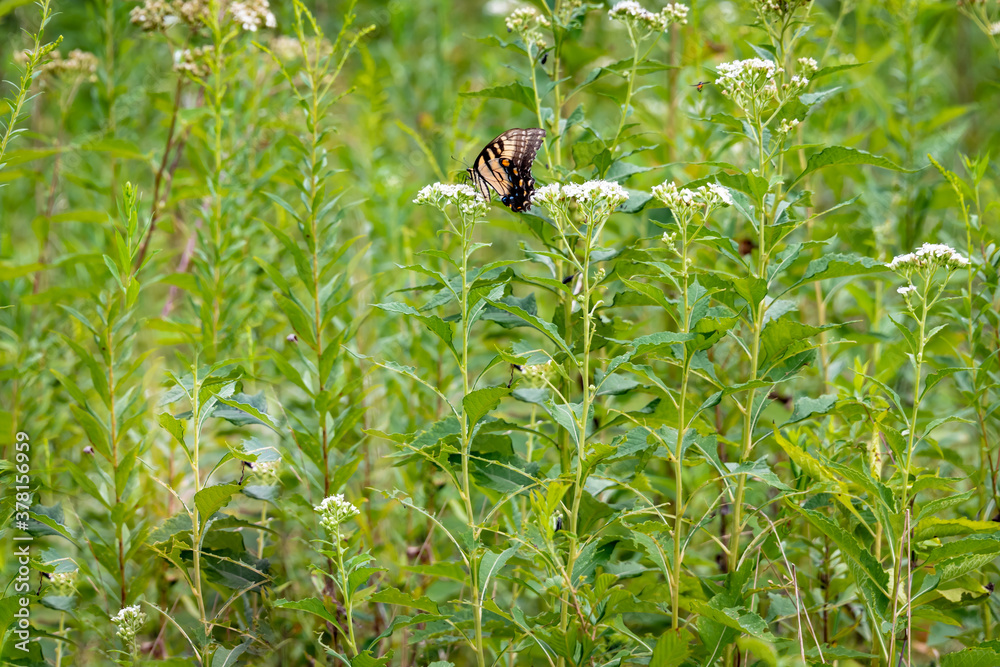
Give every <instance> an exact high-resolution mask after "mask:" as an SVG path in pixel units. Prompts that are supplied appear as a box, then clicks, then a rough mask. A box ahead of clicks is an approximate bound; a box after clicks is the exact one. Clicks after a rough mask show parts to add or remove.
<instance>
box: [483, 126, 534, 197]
mask: <svg viewBox="0 0 1000 667" xmlns="http://www.w3.org/2000/svg"><path fill="white" fill-rule="evenodd" d="M544 139H545V130H541V129H538V128H527V129H522V128H514V129H512V130H507V131H506V132H504V133H503V134H501V135H500V136H499V137H497V138H496V139H494V140H493V141H491V142H490V143H488V144H486V147H485V148H483V150H482V151H481V152H480V153H479V155H478V156H477V157H476V160H475V162H473V164H472V167H471V168H470V169H468V172H469V178H471V179H472V182H473V183H474V184H475V186H476V187H477V188H478V189H479V192H480V194H482V196H483V198H484V199H486V200H487V201H488V200H489V199H490V188H492V189H493V190H495V191H496V193H497V194H498V195H499V196H500V202H501V203H502V204H503V205H504V206H506V207H507V208H509V209H510V210H512V211H516V212H521V211H527V210H528V209H529V208H531V195H532V194H533V193H534V191H535V179H534V177H532V175H531V163H532V162H534V161H535V155H536V154H537V153H538V149H539V148H540V147H541V145H542V141H543V140H544Z"/></svg>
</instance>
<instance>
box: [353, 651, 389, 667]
mask: <svg viewBox="0 0 1000 667" xmlns="http://www.w3.org/2000/svg"><path fill="white" fill-rule="evenodd" d="M391 659H392V651H389V652H388V653H387V654H385V655H384V656H382V657H381V658H376V657H375V656H374V655H373V654H372V652H371V650H365V651H362V652H361V653H358V654H357V655H356V656H354V659H353V660H351V667H385V666H386V665H388V664H389V660H391Z"/></svg>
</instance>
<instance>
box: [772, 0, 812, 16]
mask: <svg viewBox="0 0 1000 667" xmlns="http://www.w3.org/2000/svg"><path fill="white" fill-rule="evenodd" d="M807 2H809V0H760V6H761V9H763V10H764V12H765V13H768V14H778V15H779V16H784V15H786V14H791V13H792V12H794V11H795V10H796V9H798V8H799V6H800V5H803V4H805V3H807Z"/></svg>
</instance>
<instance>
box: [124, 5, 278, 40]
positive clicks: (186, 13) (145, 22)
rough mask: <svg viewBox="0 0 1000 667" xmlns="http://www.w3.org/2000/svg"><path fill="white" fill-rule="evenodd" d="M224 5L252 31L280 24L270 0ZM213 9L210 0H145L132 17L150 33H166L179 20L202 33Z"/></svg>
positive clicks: (133, 21) (237, 22)
mask: <svg viewBox="0 0 1000 667" xmlns="http://www.w3.org/2000/svg"><path fill="white" fill-rule="evenodd" d="M223 4H224V5H225V8H226V13H227V14H228V15H229V16H231V17H232V19H233V21H234V22H236V24H237V25H239V26H240V27H241V28H243V29H244V30H247V31H249V32H256V31H257V30H258V29H259V28H264V27H267V28H274V27H276V26H277V25H278V22H277V19H275V17H274V13H273V12H272V11H271V8H270V3H269V0H230V1H229V2H224V3H223ZM209 10H210V5H209V0H143V3H142V4H141V5H139V6H137V7H133V8H132V11H131V12H130V13H129V19H130V20H131V21H132V23H133V24H134V25H137V26H139V28H141V29H142V30H145V31H146V32H165V31H167V30H168V29H170V28H171V27H173V26H175V25H177V24H178V23H183V24H185V25H186V26H187V27H188V28H190V29H191V30H193V31H194V32H198V31H199V30H201V29H202V28H203V27H204V26H205V23H206V19H207V18H208V12H209Z"/></svg>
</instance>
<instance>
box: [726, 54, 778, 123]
mask: <svg viewBox="0 0 1000 667" xmlns="http://www.w3.org/2000/svg"><path fill="white" fill-rule="evenodd" d="M717 70H718V73H719V78H718V79H716V81H715V83H716V84H717V85H718V86H719V92H721V93H722V94H723V95H725V96H726V97H729V98H731V99H732V100H733V102H735V103H736V105H737V106H738V107H740V108H741V109H743V110H745V111H748V112H753V111H755V110H758V109H760V108H762V107H763V106H764V105H765V104H767V103H768V102H769V101H770V100H771V99H773V98H777V96H778V84H777V81H775V76H777V75H778V74H780V73H781V72H784V70H783V69H782V68H780V67H778V65H777V64H775V63H774V62H772V61H770V60H765V59H763V58H750V59H748V60H734V61H732V62H728V63H722V64H720V65H719V66H718V68H717Z"/></svg>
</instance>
